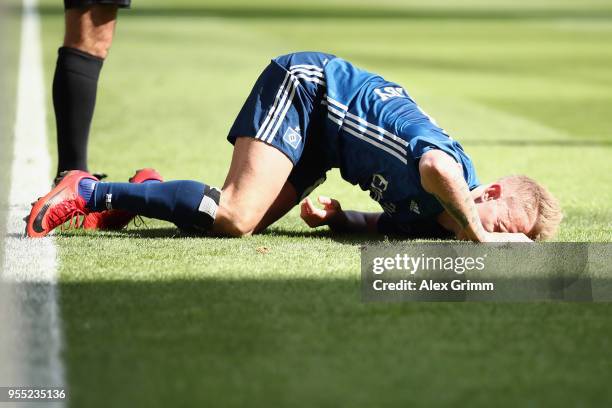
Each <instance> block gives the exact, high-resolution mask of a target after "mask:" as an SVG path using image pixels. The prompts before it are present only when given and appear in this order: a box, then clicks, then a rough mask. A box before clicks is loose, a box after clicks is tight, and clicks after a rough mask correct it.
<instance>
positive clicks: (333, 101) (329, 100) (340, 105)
mask: <svg viewBox="0 0 612 408" xmlns="http://www.w3.org/2000/svg"><path fill="white" fill-rule="evenodd" d="M326 98H327V102H329V103H331V104H332V105H336V106H337V107H339V108H340V109H342V110H345V111H347V110H348V106H346V105H343V104H341V103H340V102H338V101H337V100H335V99H332V98H330V97H329V95H327V96H326Z"/></svg>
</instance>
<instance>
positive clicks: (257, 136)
mask: <svg viewBox="0 0 612 408" xmlns="http://www.w3.org/2000/svg"><path fill="white" fill-rule="evenodd" d="M290 77H291V74H290V73H289V72H287V73H286V74H285V79H283V82H282V84H281V86H280V87H279V88H278V92H277V93H276V97H275V98H274V103H273V104H272V107H271V108H270V110H269V111H268V114H267V115H266V118H265V119H264V121H263V123H262V124H261V126H260V127H259V130H258V131H257V134H256V135H255V138H256V139H259V138H260V137H261V135H262V133H263V132H264V130H265V129H266V128H267V126H268V123H269V122H270V119H272V115H273V114H274V112H275V111H276V109H277V107H278V103H279V102H280V99H281V95H282V94H283V91H284V89H285V86H286V85H287V81H289V78H290Z"/></svg>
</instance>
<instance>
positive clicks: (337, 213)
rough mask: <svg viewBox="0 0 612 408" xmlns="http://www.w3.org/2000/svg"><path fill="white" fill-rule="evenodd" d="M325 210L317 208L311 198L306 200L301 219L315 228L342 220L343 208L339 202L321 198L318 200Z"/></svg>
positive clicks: (303, 203)
mask: <svg viewBox="0 0 612 408" xmlns="http://www.w3.org/2000/svg"><path fill="white" fill-rule="evenodd" d="M317 200H318V201H319V203H320V204H321V205H323V208H318V207H315V205H314V204H313V202H312V200H311V199H310V198H306V199H304V201H302V205H301V208H300V217H302V219H303V220H304V222H306V224H308V226H309V227H312V228H315V227H319V226H321V225H329V224H330V223H334V222H335V221H337V220H338V218H341V214H342V207H341V206H340V203H339V202H338V200H334V199H333V198H329V197H325V196H319V197H318V198H317Z"/></svg>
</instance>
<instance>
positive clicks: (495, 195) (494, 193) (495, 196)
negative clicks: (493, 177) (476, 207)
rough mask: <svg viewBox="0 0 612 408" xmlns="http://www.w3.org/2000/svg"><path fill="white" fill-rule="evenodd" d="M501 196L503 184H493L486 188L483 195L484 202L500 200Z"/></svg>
mask: <svg viewBox="0 0 612 408" xmlns="http://www.w3.org/2000/svg"><path fill="white" fill-rule="evenodd" d="M501 196H502V186H501V184H499V183H493V184H490V185H489V186H487V188H485V190H484V192H483V193H482V200H483V201H489V200H499V199H500V198H501Z"/></svg>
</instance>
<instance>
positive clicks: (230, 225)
mask: <svg viewBox="0 0 612 408" xmlns="http://www.w3.org/2000/svg"><path fill="white" fill-rule="evenodd" d="M260 218H261V217H260ZM258 222H259V219H258V217H257V216H256V215H255V214H254V213H253V212H252V211H248V210H243V209H240V208H238V207H235V206H231V205H229V206H228V205H220V206H219V209H218V211H217V217H216V218H215V223H214V225H213V233H214V234H216V235H220V236H225V237H232V238H242V237H247V236H249V235H252V234H253V232H254V231H255V228H256V227H257V224H258Z"/></svg>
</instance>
